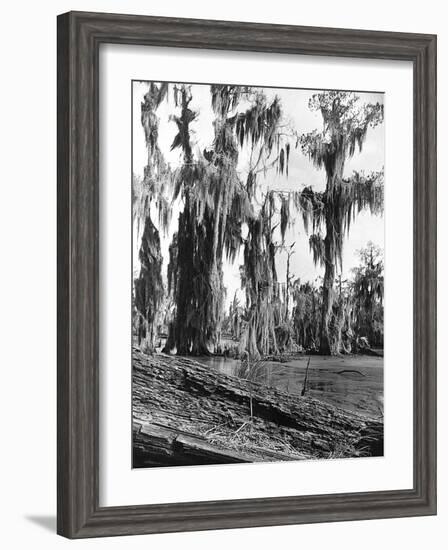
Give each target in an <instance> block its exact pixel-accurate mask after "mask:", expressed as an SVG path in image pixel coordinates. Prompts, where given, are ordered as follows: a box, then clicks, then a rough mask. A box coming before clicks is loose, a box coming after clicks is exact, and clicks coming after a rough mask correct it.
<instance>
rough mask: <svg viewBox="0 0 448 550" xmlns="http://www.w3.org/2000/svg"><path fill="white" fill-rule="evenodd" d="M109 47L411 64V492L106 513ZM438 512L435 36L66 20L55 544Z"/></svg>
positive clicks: (62, 22)
mask: <svg viewBox="0 0 448 550" xmlns="http://www.w3.org/2000/svg"><path fill="white" fill-rule="evenodd" d="M101 43H118V44H141V45H153V46H174V47H194V48H209V49H220V50H240V51H261V52H277V53H288V54H312V55H326V56H339V57H340V56H349V57H357V58H368V59H372V58H376V59H395V60H408V61H412V62H413V66H414V367H413V368H414V487H413V489H410V490H400V491H379V492H369V493H355V494H347V493H344V494H338V495H312V496H297V497H278V498H266V499H247V500H227V501H214V502H195V503H183V504H163V505H162V504H161V505H148V506H119V507H107V508H105V507H100V506H99V503H98V473H99V459H98V440H99V438H98V430H99V428H98V417H99V415H98V401H99V399H98V271H99V261H98V247H99V238H98V234H99V233H98V227H99V221H98V206H99V205H98V174H99V169H98V165H99V156H98V129H99V118H98V112H99V109H98V107H99V106H98V78H99V77H98V51H99V46H100V44H101ZM435 513H436V37H435V36H432V35H423V34H405V33H390V32H374V31H360V30H347V29H328V28H310V27H296V26H288V25H265V24H257V23H239V22H226V21H202V20H193V19H169V18H161V17H140V16H135V15H112V14H98V13H82V12H70V13H67V14H64V15H61V16H59V17H58V533H59V534H61V535H64V536H66V537H69V538H81V537H94V536H110V535H125V534H143V533H160V532H174V531H193V530H201V529H224V528H236V527H256V526H265V525H286V524H293V523H311V522H322V521H342V520H357V519H377V518H387V517H400V516H417V515H428V514H435Z"/></svg>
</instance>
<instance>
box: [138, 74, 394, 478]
mask: <svg viewBox="0 0 448 550" xmlns="http://www.w3.org/2000/svg"><path fill="white" fill-rule="evenodd" d="M132 112H133V115H132V120H133V130H132V143H133V145H132V159H133V174H132V205H133V213H132V215H133V235H132V240H133V265H132V268H133V288H132V304H133V314H132V345H133V348H132V369H133V393H132V397H133V467H134V468H142V467H154V466H159V467H160V466H182V465H199V464H201V465H203V464H223V463H244V462H260V461H263V462H266V461H267V462H272V461H285V460H305V459H331V458H358V457H359V458H360V457H368V456H382V454H383V421H384V418H383V344H384V338H383V335H384V311H383V295H384V221H383V211H384V185H385V177H384V168H385V167H384V126H385V112H384V94H382V93H375V92H357V91H339V90H309V89H280V88H279V89H274V88H261V87H254V86H250V85H233V84H229V85H222V84H210V85H209V84H191V83H172V82H153V81H133V82H132Z"/></svg>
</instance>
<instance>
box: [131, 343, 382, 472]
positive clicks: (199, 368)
mask: <svg viewBox="0 0 448 550" xmlns="http://www.w3.org/2000/svg"><path fill="white" fill-rule="evenodd" d="M251 400H252V416H251ZM133 444H134V449H133V466H134V467H137V468H138V467H148V466H166V465H184V464H185V465H186V464H223V463H232V462H256V461H273V460H299V459H310V458H342V457H361V456H381V455H382V454H383V424H382V422H381V421H379V420H375V419H371V418H366V417H363V416H360V415H356V414H353V413H350V412H347V411H344V410H342V409H338V408H336V407H334V406H332V405H330V404H327V403H323V402H321V401H319V400H317V399H314V398H312V397H308V396H303V397H301V396H300V395H290V394H287V393H284V392H282V391H280V390H277V389H275V388H272V387H266V386H263V385H262V384H259V383H257V382H250V381H247V380H242V379H239V378H236V377H233V376H226V375H224V374H221V373H218V372H216V371H214V370H211V369H209V368H207V367H204V366H203V365H201V364H199V363H197V362H195V361H193V360H191V359H189V358H188V359H187V358H182V357H174V356H168V355H162V354H159V355H153V356H149V355H145V354H143V353H141V352H140V351H139V350H138V349H134V350H133Z"/></svg>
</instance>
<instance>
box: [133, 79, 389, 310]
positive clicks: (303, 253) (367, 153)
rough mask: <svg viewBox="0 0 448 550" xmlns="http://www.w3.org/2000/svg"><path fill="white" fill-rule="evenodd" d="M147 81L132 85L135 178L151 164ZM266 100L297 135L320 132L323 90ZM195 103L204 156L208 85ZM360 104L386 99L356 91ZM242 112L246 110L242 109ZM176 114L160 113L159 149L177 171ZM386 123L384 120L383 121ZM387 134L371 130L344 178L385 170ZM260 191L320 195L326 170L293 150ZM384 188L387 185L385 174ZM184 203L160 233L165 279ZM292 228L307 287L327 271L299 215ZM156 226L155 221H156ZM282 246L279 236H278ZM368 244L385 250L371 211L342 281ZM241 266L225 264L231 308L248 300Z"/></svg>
mask: <svg viewBox="0 0 448 550" xmlns="http://www.w3.org/2000/svg"><path fill="white" fill-rule="evenodd" d="M148 87H149V82H141V81H138V82H137V81H134V82H133V86H132V110H133V116H132V137H133V149H132V165H133V166H132V171H133V173H134V175H137V176H139V177H142V176H143V169H144V166H145V165H146V164H147V158H148V152H147V149H146V144H145V137H144V132H143V128H142V125H141V121H140V115H141V111H140V106H141V102H142V100H143V96H144V94H145V93H146V92H147V90H148ZM262 90H263V92H264V93H265V94H266V96H267V98H268V100H269V99H270V100H272V99H274V97H275V96H276V95H277V96H278V97H279V98H280V102H281V106H282V110H283V117H284V123H286V124H287V125H288V126H289V127H292V128H294V129H295V131H297V132H298V133H299V134H302V133H307V132H311V131H313V130H315V129H317V130H318V131H320V130H321V129H322V116H321V114H320V112H313V111H311V110H310V109H309V107H308V102H309V99H310V98H311V96H312V95H313V94H315V93H318V92H320V91H321V90H309V89H284V88H262ZM191 91H192V95H193V99H192V102H191V104H190V108H191V109H193V110H194V111H197V112H198V113H199V116H198V117H197V119H196V121H195V122H193V123H192V125H191V130H192V141H193V143H194V151H196V150H199V151H202V150H203V149H204V148H206V147H210V145H211V143H212V141H213V124H212V123H213V120H214V114H213V111H212V107H211V95H210V86H209V85H207V84H193V85H192V87H191ZM357 95H359V97H360V102H361V103H377V102H379V103H384V94H381V93H362V92H357ZM242 107H245V106H244V105H242ZM173 112H175V106H174V101H173V98H172V97H169V99H168V101H164V102H163V103H162V104H161V105H160V107H159V109H158V110H157V116H158V117H159V141H158V143H159V147H160V149H161V151H162V153H163V155H164V157H165V160H166V161H167V162H168V163H169V164H170V165H171V167H172V168H173V169H175V168H176V167H178V166H180V165H181V163H182V151H181V150H180V149H176V150H174V151H170V146H171V143H172V141H173V139H174V136H175V134H176V133H177V127H176V124H175V123H174V122H172V121H170V120H169V116H170V115H171V114H173ZM385 120H386V116H385ZM384 135H385V122H383V124H380V125H378V126H377V127H376V128H369V130H368V133H367V137H366V140H365V142H364V145H363V149H362V152H361V153H359V152H356V153H355V154H354V156H353V157H352V158H351V159H349V160H348V161H347V162H346V164H345V170H344V176H350V175H351V174H352V173H353V171H354V170H356V171H362V170H363V171H364V172H365V173H369V172H371V171H377V170H381V169H383V167H384V155H385V151H384V147H385V145H384ZM247 160H248V159H247V156H245V155H244V154H243V153H242V154H240V159H239V163H238V172H239V174H240V176H241V179H242V180H243V181H244V180H245V179H246V176H247V169H248V162H247ZM257 181H258V182H259V191H260V193H263V192H265V191H266V190H267V189H281V190H284V191H288V190H290V191H299V190H300V189H303V187H305V186H312V187H313V188H314V189H315V190H316V191H323V190H324V188H325V181H326V176H325V170H324V169H320V170H319V169H317V168H316V167H315V166H314V165H313V164H312V162H311V161H310V160H309V159H308V157H307V156H305V155H304V154H303V153H302V152H301V150H300V147H298V148H297V149H296V148H294V147H291V153H290V159H289V171H288V176H286V174H283V175H279V174H277V173H276V171H275V169H273V170H270V171H269V172H268V173H267V175H266V177H265V178H263V177H261V175H259V179H258V180H257ZM385 185H387V173H385ZM181 208H182V203H181V201H177V202H176V203H174V204H173V208H172V221H171V225H170V228H169V231H168V233H167V234H166V235H163V233H162V232H161V251H162V256H163V267H162V269H163V275H164V277H166V269H167V265H168V246H169V244H170V242H171V239H172V235H173V233H174V232H175V231H176V230H177V220H178V214H179V211H180V209H181ZM293 218H294V219H293V223H292V225H291V226H290V227H289V228H288V229H287V231H286V236H285V243H284V244H285V246H286V247H288V246H289V245H291V244H292V243H295V246H294V251H295V253H294V255H293V256H292V257H291V267H290V271H291V273H292V275H294V277H295V278H300V279H301V280H302V281H303V282H305V281H313V280H315V279H316V278H317V277H319V276H322V275H323V269H322V268H321V267H320V266H315V265H314V263H313V259H312V254H311V252H310V249H309V244H308V240H309V235H308V234H307V233H306V231H305V228H304V226H303V222H302V216H301V214H300V212H297V214H296V215H295V216H294V215H293ZM152 219H153V221H154V222H155V224H156V225H157V223H156V219H157V217H156V216H155V215H154V216H152ZM275 236H276V237H277V239H276V240H278V241H279V244H280V240H281V239H280V236H279V235H275ZM140 238H141V235H137V228H136V226H135V225H134V234H133V258H134V265H133V271H134V273H135V272H136V271H137V270H138V269H139V265H138V248H139V246H140ZM369 241H372V242H373V243H374V244H376V245H378V246H379V247H381V248H384V218H383V217H382V216H374V215H372V214H370V213H369V212H367V211H365V212H361V213H360V214H359V215H358V216H357V218H356V220H355V221H354V223H353V224H352V226H351V229H350V233H349V235H348V236H346V238H345V241H344V250H343V268H342V277H343V278H347V277H350V274H351V270H352V269H353V268H354V267H356V266H357V265H358V263H359V260H358V256H357V251H358V250H359V249H360V248H363V247H365V246H366V245H367V243H368V242H369ZM286 257H287V256H286V252H282V251H279V252H278V253H277V255H276V265H277V275H278V280H279V281H284V280H285V279H286ZM242 263H243V248H241V251H240V256H239V257H237V259H236V261H235V263H234V264H233V265H232V264H229V263H228V262H225V263H224V265H223V276H224V286H225V287H226V289H227V296H226V303H227V305H228V304H229V303H230V302H231V301H232V300H233V297H234V295H235V292H236V293H237V296H238V297H239V299H240V300H241V301H244V293H243V291H241V285H240V274H239V265H241V264H242Z"/></svg>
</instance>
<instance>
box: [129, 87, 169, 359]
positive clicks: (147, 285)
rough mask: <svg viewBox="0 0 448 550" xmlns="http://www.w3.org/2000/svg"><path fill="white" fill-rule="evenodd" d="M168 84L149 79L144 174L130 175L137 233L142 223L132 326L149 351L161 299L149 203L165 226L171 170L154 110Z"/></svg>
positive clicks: (158, 259) (155, 233) (156, 237)
mask: <svg viewBox="0 0 448 550" xmlns="http://www.w3.org/2000/svg"><path fill="white" fill-rule="evenodd" d="M167 90H168V86H167V85H166V84H160V85H158V84H157V83H154V82H152V83H151V84H150V85H149V90H148V92H147V93H146V94H145V96H144V101H143V102H142V103H141V123H142V126H143V129H144V133H145V140H146V148H147V153H148V160H147V164H146V166H145V168H144V177H143V179H142V180H141V179H139V178H137V177H134V178H133V185H132V212H133V220H134V222H135V223H136V226H137V235H138V234H139V233H140V226H141V225H143V227H144V229H143V235H142V240H141V245H140V250H139V260H140V273H139V275H138V277H137V279H136V280H135V281H134V293H135V295H134V306H135V315H136V322H135V327H136V331H137V335H138V342H139V344H140V346H141V347H142V349H145V350H146V351H150V352H152V351H153V350H154V348H155V338H156V336H157V324H158V323H159V321H160V319H159V317H160V306H161V303H162V300H163V294H164V291H163V281H162V275H161V272H162V256H161V253H160V236H159V232H158V230H157V229H156V227H155V225H154V223H153V221H152V219H151V205H154V206H155V207H156V210H157V211H158V213H159V223H160V227H162V228H164V229H166V228H167V227H168V225H169V222H170V211H171V209H170V208H169V205H168V199H167V194H168V193H169V190H170V186H171V177H172V174H171V171H170V169H169V167H168V166H167V164H166V163H165V160H164V158H163V155H162V153H161V151H160V149H159V146H158V128H159V119H158V117H157V114H156V111H157V108H158V107H159V105H160V104H161V102H162V101H163V99H164V98H165V97H166V93H167Z"/></svg>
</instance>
